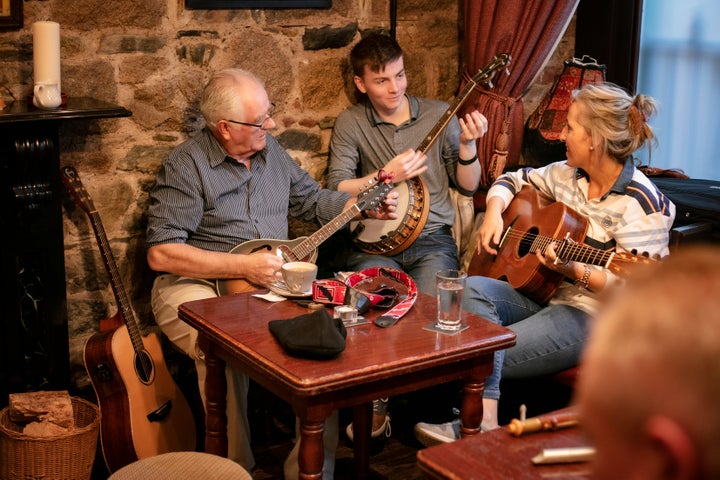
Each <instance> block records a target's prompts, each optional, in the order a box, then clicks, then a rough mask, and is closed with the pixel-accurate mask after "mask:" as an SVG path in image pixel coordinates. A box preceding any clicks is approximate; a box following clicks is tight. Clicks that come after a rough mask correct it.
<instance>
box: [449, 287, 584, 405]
mask: <svg viewBox="0 0 720 480" xmlns="http://www.w3.org/2000/svg"><path fill="white" fill-rule="evenodd" d="M463 308H464V309H465V310H467V311H469V312H472V313H474V314H476V315H478V316H480V317H483V318H486V319H488V320H490V321H492V322H494V323H497V324H499V325H503V326H505V327H508V328H509V329H510V330H512V331H514V332H515V334H516V335H517V340H516V343H515V346H513V347H510V348H508V349H507V350H502V351H499V352H496V353H495V356H494V360H493V371H492V373H491V374H490V377H488V379H487V381H486V383H485V392H484V394H483V396H484V397H485V398H492V399H499V398H500V378H501V377H502V376H504V377H506V378H527V377H536V376H542V375H550V374H553V373H557V372H559V371H561V370H564V369H566V368H570V367H573V366H575V365H577V363H578V360H579V358H580V352H581V350H582V347H583V344H584V342H585V339H586V338H587V334H588V326H589V321H590V316H589V315H588V314H587V313H585V312H584V311H582V310H579V309H577V308H575V307H572V306H569V305H546V306H542V305H538V304H537V303H535V302H533V301H532V300H530V299H528V298H527V297H525V296H524V295H523V294H522V293H520V292H518V291H517V290H515V289H514V288H513V287H512V286H511V285H510V284H509V283H507V282H505V281H502V280H496V279H493V278H487V277H480V276H477V277H470V278H468V282H467V288H466V290H465V296H464V299H463Z"/></svg>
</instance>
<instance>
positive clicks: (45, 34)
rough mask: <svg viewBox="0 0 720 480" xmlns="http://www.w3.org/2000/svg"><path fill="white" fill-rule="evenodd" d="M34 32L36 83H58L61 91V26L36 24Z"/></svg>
mask: <svg viewBox="0 0 720 480" xmlns="http://www.w3.org/2000/svg"><path fill="white" fill-rule="evenodd" d="M32 32H33V68H34V77H35V83H36V84H37V83H57V89H58V91H61V90H60V24H59V23H57V22H35V23H33V26H32Z"/></svg>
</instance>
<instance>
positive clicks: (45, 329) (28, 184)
mask: <svg viewBox="0 0 720 480" xmlns="http://www.w3.org/2000/svg"><path fill="white" fill-rule="evenodd" d="M130 115H131V112H130V111H129V110H127V109H125V108H123V107H119V106H117V105H113V104H110V103H107V102H103V101H99V100H95V99H93V98H88V97H80V98H68V99H67V102H66V103H65V104H64V105H63V106H61V107H60V108H58V109H56V110H40V109H37V108H35V107H34V106H32V104H30V103H29V102H20V101H16V102H14V103H12V104H11V105H9V107H8V108H6V109H4V110H2V111H0V168H1V169H2V174H1V175H0V192H1V195H2V197H0V228H1V229H2V232H3V234H4V237H5V239H4V241H3V243H4V245H5V247H4V248H2V249H0V278H2V280H3V285H4V287H3V288H2V289H0V292H2V293H0V302H1V303H0V304H1V305H2V306H3V311H2V313H0V406H3V405H5V404H6V403H7V394H8V393H13V392H21V391H34V390H57V389H63V390H64V389H68V388H70V385H69V382H70V378H69V342H68V321H67V308H66V293H65V260H64V245H63V220H62V196H63V187H62V183H61V182H60V175H59V173H60V151H59V134H60V132H59V131H60V125H61V123H62V122H65V121H87V120H92V119H102V118H119V117H128V116H130Z"/></svg>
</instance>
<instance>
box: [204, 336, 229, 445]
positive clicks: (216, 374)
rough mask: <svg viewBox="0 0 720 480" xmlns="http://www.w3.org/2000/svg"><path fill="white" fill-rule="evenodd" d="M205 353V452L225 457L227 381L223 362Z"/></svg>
mask: <svg viewBox="0 0 720 480" xmlns="http://www.w3.org/2000/svg"><path fill="white" fill-rule="evenodd" d="M209 350H210V349H204V351H205V367H206V369H207V372H206V376H205V401H206V403H207V405H206V406H205V451H206V452H207V453H213V454H215V455H219V456H221V457H227V454H228V441H227V413H226V408H227V405H226V403H227V399H226V396H227V379H226V378H225V361H224V360H222V359H221V358H220V357H218V356H217V355H213V354H212V353H211V352H210V351H209Z"/></svg>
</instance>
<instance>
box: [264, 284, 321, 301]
mask: <svg viewBox="0 0 720 480" xmlns="http://www.w3.org/2000/svg"><path fill="white" fill-rule="evenodd" d="M269 288H270V291H272V292H273V293H276V294H278V295H282V296H283V297H287V298H303V297H309V296H311V295H312V288H311V289H310V290H308V291H307V292H300V293H294V292H291V291H290V290H288V288H287V285H285V283H284V282H275V283H271V284H270V287H269Z"/></svg>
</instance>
